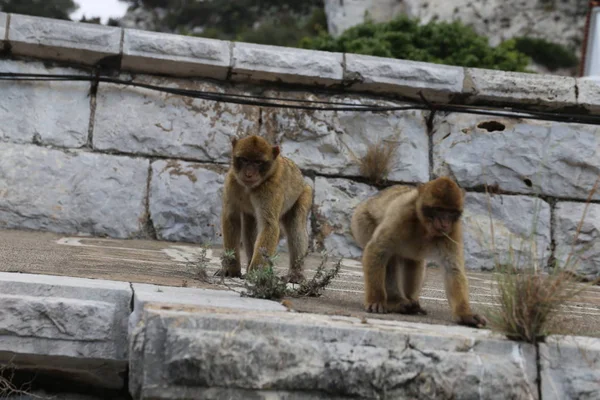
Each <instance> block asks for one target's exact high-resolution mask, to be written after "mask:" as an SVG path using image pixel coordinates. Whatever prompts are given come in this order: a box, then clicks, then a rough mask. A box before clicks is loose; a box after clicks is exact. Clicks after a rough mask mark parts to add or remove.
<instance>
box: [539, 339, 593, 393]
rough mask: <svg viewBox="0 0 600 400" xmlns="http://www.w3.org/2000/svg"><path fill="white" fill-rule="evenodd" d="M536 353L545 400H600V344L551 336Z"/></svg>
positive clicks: (587, 340)
mask: <svg viewBox="0 0 600 400" xmlns="http://www.w3.org/2000/svg"><path fill="white" fill-rule="evenodd" d="M539 351H540V363H541V389H542V390H541V393H542V398H543V399H544V400H560V399H590V400H592V399H600V393H599V392H598V385H599V384H600V340H598V339H594V338H587V337H576V336H568V337H565V336H551V337H549V338H548V339H546V343H541V344H540V350H539Z"/></svg>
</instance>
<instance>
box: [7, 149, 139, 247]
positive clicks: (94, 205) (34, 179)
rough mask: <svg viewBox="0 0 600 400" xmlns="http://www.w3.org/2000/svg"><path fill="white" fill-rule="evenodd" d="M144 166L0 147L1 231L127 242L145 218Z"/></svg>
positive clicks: (132, 161)
mask: <svg viewBox="0 0 600 400" xmlns="http://www.w3.org/2000/svg"><path fill="white" fill-rule="evenodd" d="M148 167H149V163H148V161H145V160H140V159H132V158H128V157H117V156H110V155H103V154H92V153H87V152H79V151H74V152H70V153H66V152H62V151H58V150H51V149H46V148H43V147H38V146H31V145H15V144H8V143H4V144H3V145H2V146H1V147H0V227H2V228H26V229H36V230H50V231H54V232H65V233H90V234H95V235H108V236H112V237H117V238H127V237H131V236H134V235H136V234H138V233H139V232H140V230H141V229H142V227H143V224H144V219H145V207H144V202H145V197H146V186H147V178H148Z"/></svg>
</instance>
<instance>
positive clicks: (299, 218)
mask: <svg viewBox="0 0 600 400" xmlns="http://www.w3.org/2000/svg"><path fill="white" fill-rule="evenodd" d="M231 144H232V151H231V166H230V168H229V172H228V173H227V177H226V178H225V188H224V191H223V211H222V215H221V228H222V233H223V245H224V249H225V250H226V251H227V250H233V252H234V253H235V257H234V258H227V259H225V260H224V261H223V266H222V267H223V268H222V272H219V274H222V273H224V274H225V276H238V277H239V276H241V266H240V251H239V248H240V240H241V242H242V244H243V247H244V250H245V253H246V256H247V258H248V263H249V264H248V271H251V270H253V269H254V268H257V267H259V266H260V265H262V264H264V262H265V260H263V256H262V254H261V249H264V250H266V253H267V254H268V255H272V254H274V253H275V250H276V248H277V244H278V243H279V229H280V224H281V225H282V226H283V229H284V232H285V234H286V236H287V239H288V249H289V256H290V266H289V275H288V279H289V280H290V281H291V282H295V283H298V282H300V281H301V280H302V279H303V278H304V276H303V273H302V269H303V265H302V263H301V260H302V258H303V257H304V256H305V255H306V253H307V252H308V230H307V226H306V223H307V217H308V212H309V210H310V208H311V206H312V188H311V187H310V186H309V185H307V184H306V182H304V179H303V177H302V172H300V169H299V168H298V167H297V166H296V164H294V162H293V161H292V160H290V159H288V158H286V157H283V156H282V155H280V154H279V153H280V149H279V146H271V145H270V144H269V143H268V142H267V141H266V140H265V139H264V138H262V137H260V136H256V135H253V136H248V137H245V138H243V139H236V138H233V139H232V141H231Z"/></svg>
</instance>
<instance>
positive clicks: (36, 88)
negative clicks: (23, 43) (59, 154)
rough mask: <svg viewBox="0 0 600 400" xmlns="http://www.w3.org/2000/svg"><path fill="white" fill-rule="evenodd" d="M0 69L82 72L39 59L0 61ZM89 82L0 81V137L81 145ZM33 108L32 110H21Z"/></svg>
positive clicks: (85, 136)
mask: <svg viewBox="0 0 600 400" xmlns="http://www.w3.org/2000/svg"><path fill="white" fill-rule="evenodd" d="M0 70H1V71H2V72H15V73H17V72H18V73H28V74H69V75H85V72H83V71H80V70H76V69H72V68H53V67H46V66H44V64H43V63H41V62H33V61H28V62H24V61H12V60H0ZM90 88H91V84H90V83H89V82H56V81H55V82H43V81H37V82H26V81H0V91H2V96H0V120H1V121H2V124H1V125H0V139H2V140H8V141H11V142H16V143H32V142H36V143H42V144H49V145H53V146H59V147H81V146H83V145H85V144H86V143H87V140H88V130H89V123H90V99H89V93H90ZM25 110H35V112H25Z"/></svg>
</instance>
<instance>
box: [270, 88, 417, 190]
mask: <svg viewBox="0 0 600 400" xmlns="http://www.w3.org/2000/svg"><path fill="white" fill-rule="evenodd" d="M267 95H268V96H279V97H285V98H298V99H304V100H311V101H319V100H325V98H321V97H318V96H315V95H312V94H305V93H304V94H293V93H279V92H268V93H267ZM327 100H330V101H335V102H344V103H349V104H367V105H372V104H379V105H384V106H386V105H390V104H391V103H383V102H374V101H371V100H369V99H365V98H359V97H335V96H334V97H333V98H327ZM394 105H397V104H394ZM262 121H263V125H262V128H261V132H262V134H263V135H264V136H265V137H268V138H269V139H271V140H272V141H274V142H277V143H281V144H282V151H283V154H285V155H286V156H288V157H290V158H291V159H292V160H294V161H295V162H296V163H297V164H298V165H299V166H300V168H302V169H304V170H313V171H317V172H319V173H320V174H331V175H342V176H360V169H359V165H360V161H359V160H360V158H362V157H364V156H365V154H366V153H367V150H368V148H369V146H370V145H378V144H381V143H383V144H385V145H389V146H393V149H392V157H391V159H390V162H389V169H390V172H389V174H388V177H387V178H388V179H389V180H392V181H400V182H426V181H428V180H429V137H428V135H427V127H426V125H425V114H424V113H423V112H422V111H420V110H409V111H398V112H381V113H371V112H354V111H303V112H298V111H295V110H285V109H274V108H264V109H263V114H262Z"/></svg>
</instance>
